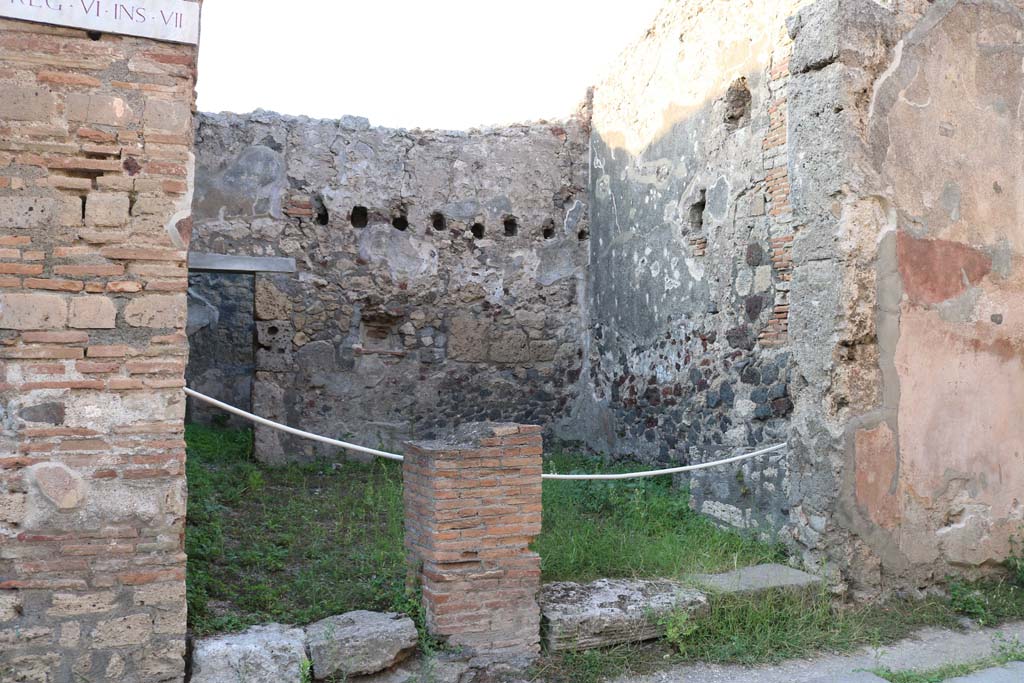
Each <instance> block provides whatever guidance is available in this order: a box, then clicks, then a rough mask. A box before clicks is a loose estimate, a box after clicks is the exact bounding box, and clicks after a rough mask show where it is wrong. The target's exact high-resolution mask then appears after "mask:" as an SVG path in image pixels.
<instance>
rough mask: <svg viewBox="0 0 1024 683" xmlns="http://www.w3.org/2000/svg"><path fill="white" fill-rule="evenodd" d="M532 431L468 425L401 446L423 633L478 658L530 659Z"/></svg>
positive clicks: (535, 466)
mask: <svg viewBox="0 0 1024 683" xmlns="http://www.w3.org/2000/svg"><path fill="white" fill-rule="evenodd" d="M542 450H543V447H542V437H541V427H539V426H529V425H516V424H510V423H472V424H467V425H464V426H462V427H460V428H459V429H458V430H457V431H456V432H455V433H454V434H453V435H452V436H450V437H448V438H446V439H444V440H438V441H421V442H410V443H409V444H407V448H406V451H405V453H406V456H405V458H406V459H405V463H404V465H403V473H404V480H405V520H406V531H405V544H406V550H407V551H408V555H409V560H410V570H411V571H415V572H416V575H417V578H418V580H419V582H420V583H421V585H422V588H423V605H424V607H425V608H426V619H427V627H428V629H429V630H430V632H431V633H432V634H433V635H435V636H438V637H441V638H444V639H445V640H446V641H447V642H448V643H449V644H450V645H452V646H456V647H462V648H465V649H466V650H467V651H469V652H471V653H472V654H476V655H480V656H497V657H508V658H510V659H511V658H516V659H518V658H521V657H527V658H528V657H532V656H534V655H536V654H537V653H538V652H539V648H540V646H539V643H540V607H539V606H538V603H537V595H538V592H539V590H540V556H539V555H537V554H536V553H534V552H532V551H531V550H530V548H529V546H530V542H531V541H532V540H533V539H534V537H535V536H537V535H538V534H539V533H540V528H541V453H542Z"/></svg>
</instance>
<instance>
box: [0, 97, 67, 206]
mask: <svg viewBox="0 0 1024 683" xmlns="http://www.w3.org/2000/svg"><path fill="white" fill-rule="evenodd" d="M55 110H56V107H55V100H54V97H53V93H51V92H50V91H49V89H47V88H44V87H41V86H38V85H13V84H11V83H5V84H4V96H3V97H2V98H0V121H3V120H6V121H39V122H45V121H49V120H50V118H51V117H53V115H54V112H55ZM0 213H2V212H0Z"/></svg>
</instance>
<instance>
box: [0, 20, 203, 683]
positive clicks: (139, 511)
mask: <svg viewBox="0 0 1024 683" xmlns="http://www.w3.org/2000/svg"><path fill="white" fill-rule="evenodd" d="M154 55H162V56H165V57H169V58H172V63H173V64H174V66H173V68H168V69H153V68H151V66H150V65H151V64H152V63H153V62H154V61H159V60H155V57H154ZM195 58H196V48H195V47H194V46H186V45H169V44H166V45H163V44H162V45H160V47H159V50H158V51H157V48H156V43H155V42H154V41H152V40H148V39H142V38H132V37H123V36H115V35H107V34H104V35H102V36H101V37H100V39H99V40H92V39H90V38H89V37H88V35H87V34H86V32H85V31H81V30H77V29H70V28H61V27H55V26H44V25H39V24H33V23H29V22H20V21H11V20H2V19H0V92H3V93H4V97H3V98H2V100H3V101H2V102H0V415H2V416H3V419H2V420H0V425H2V426H0V430H2V431H0V680H3V681H7V680H33V681H34V680H39V681H72V680H83V681H84V680H89V681H104V680H109V681H114V680H117V681H129V682H131V681H139V682H141V681H146V682H149V681H180V680H182V679H183V677H184V654H185V598H184V590H185V585H184V581H185V555H184V548H183V539H184V524H185V480H184V462H185V445H184V442H183V417H184V402H183V399H182V396H181V393H180V387H181V386H182V385H183V374H184V364H185V358H186V356H187V344H186V340H185V336H184V333H183V332H184V329H183V328H184V319H185V299H184V295H183V294H168V293H166V292H168V291H174V292H178V291H180V290H183V287H182V286H181V285H182V284H183V283H184V282H185V272H186V270H185V251H184V250H183V245H182V244H181V243H180V240H175V239H174V238H173V237H172V232H171V231H170V230H168V228H167V227H166V225H165V224H166V223H167V222H169V221H170V219H171V217H172V216H174V215H175V214H176V212H177V211H178V210H179V209H180V208H181V207H180V206H178V204H179V203H180V201H181V197H180V193H181V192H185V191H187V189H188V188H187V184H188V183H191V179H190V178H187V177H185V174H184V172H183V170H182V169H183V168H185V167H186V165H185V163H184V162H185V161H187V160H188V159H189V157H190V154H191V146H192V140H191V135H189V134H188V131H189V130H190V127H191V107H192V100H193V88H194V82H195ZM169 133H173V134H174V135H169ZM174 227H175V226H171V228H172V229H173V228H174ZM154 264H157V265H159V266H160V268H165V269H166V270H165V269H160V268H158V269H156V270H151V268H152V267H153V265H154ZM151 292H160V293H151Z"/></svg>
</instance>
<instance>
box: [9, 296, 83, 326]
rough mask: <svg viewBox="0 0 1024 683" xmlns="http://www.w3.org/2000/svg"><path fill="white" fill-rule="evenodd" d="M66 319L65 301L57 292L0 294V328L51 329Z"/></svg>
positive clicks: (62, 323)
mask: <svg viewBox="0 0 1024 683" xmlns="http://www.w3.org/2000/svg"><path fill="white" fill-rule="evenodd" d="M67 320H68V306H67V301H65V299H64V298H63V297H62V296H60V295H58V294H36V293H33V294H0V329H8V330H53V329H60V328H62V327H64V326H65V324H66V323H67Z"/></svg>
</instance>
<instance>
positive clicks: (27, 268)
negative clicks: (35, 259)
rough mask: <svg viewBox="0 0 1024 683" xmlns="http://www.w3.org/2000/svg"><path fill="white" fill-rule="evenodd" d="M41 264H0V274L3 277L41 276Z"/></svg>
mask: <svg viewBox="0 0 1024 683" xmlns="http://www.w3.org/2000/svg"><path fill="white" fill-rule="evenodd" d="M42 273H43V266H42V264H29V263H0V274H3V275H42Z"/></svg>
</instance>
